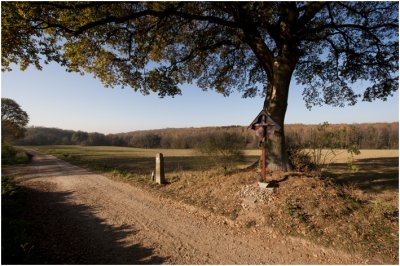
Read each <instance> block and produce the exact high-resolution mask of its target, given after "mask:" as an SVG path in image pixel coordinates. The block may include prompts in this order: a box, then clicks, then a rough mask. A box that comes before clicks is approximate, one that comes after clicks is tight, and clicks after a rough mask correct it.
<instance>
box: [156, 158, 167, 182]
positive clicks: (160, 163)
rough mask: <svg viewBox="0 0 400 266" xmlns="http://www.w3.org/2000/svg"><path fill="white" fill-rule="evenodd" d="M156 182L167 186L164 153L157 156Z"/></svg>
mask: <svg viewBox="0 0 400 266" xmlns="http://www.w3.org/2000/svg"><path fill="white" fill-rule="evenodd" d="M156 182H157V183H158V184H165V175H164V157H163V154H162V153H157V154H156Z"/></svg>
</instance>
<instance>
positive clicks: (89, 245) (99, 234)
mask: <svg viewBox="0 0 400 266" xmlns="http://www.w3.org/2000/svg"><path fill="white" fill-rule="evenodd" d="M46 190H47V189H46V188H43V187H38V188H30V189H28V190H27V193H28V195H27V199H28V203H27V210H29V211H28V213H27V217H26V218H27V219H29V220H30V221H31V228H32V244H33V245H34V248H33V249H32V257H33V258H35V261H34V262H33V263H38V264H161V263H163V262H164V261H165V260H166V258H163V257H159V256H155V255H154V254H153V249H152V248H147V247H143V246H141V245H139V244H133V245H132V244H130V245H128V244H126V242H125V240H126V239H129V238H130V237H134V235H135V234H136V233H137V231H136V230H135V228H134V227H133V226H131V225H122V226H119V227H115V226H111V225H109V224H106V223H105V221H104V220H102V219H100V218H98V217H96V216H95V215H94V214H95V213H96V211H97V210H96V209H93V208H91V207H88V206H85V205H76V204H71V203H70V202H69V197H70V196H71V194H72V192H46ZM131 243H132V242H131ZM2 262H3V263H7V261H2Z"/></svg>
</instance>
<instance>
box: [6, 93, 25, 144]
mask: <svg viewBox="0 0 400 266" xmlns="http://www.w3.org/2000/svg"><path fill="white" fill-rule="evenodd" d="M28 122H29V117H28V114H27V113H26V112H25V111H24V110H22V109H21V107H20V106H19V104H18V103H16V102H15V101H14V100H12V99H8V98H1V135H2V142H3V141H13V140H16V139H19V138H22V137H24V133H25V127H26V125H27V124H28Z"/></svg>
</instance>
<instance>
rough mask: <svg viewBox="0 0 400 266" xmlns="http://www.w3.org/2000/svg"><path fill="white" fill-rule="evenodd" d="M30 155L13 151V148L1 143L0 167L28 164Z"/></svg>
mask: <svg viewBox="0 0 400 266" xmlns="http://www.w3.org/2000/svg"><path fill="white" fill-rule="evenodd" d="M30 160H31V155H29V154H27V153H26V152H25V151H20V150H17V149H15V148H14V147H13V146H11V145H9V144H7V143H3V144H2V145H1V165H3V166H5V165H14V164H23V163H28V162H29V161H30Z"/></svg>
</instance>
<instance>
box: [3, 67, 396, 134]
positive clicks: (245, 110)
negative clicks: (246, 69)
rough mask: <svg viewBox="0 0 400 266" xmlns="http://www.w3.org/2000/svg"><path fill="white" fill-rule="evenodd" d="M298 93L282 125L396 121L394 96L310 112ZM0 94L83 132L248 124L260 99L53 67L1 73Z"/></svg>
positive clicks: (33, 117)
mask: <svg viewBox="0 0 400 266" xmlns="http://www.w3.org/2000/svg"><path fill="white" fill-rule="evenodd" d="M301 92H302V89H301V87H298V86H297V85H296V84H295V82H293V83H292V84H291V88H290V94H289V103H288V110H287V113H286V120H285V121H286V124H293V123H303V124H318V123H322V122H324V121H328V122H329V123H332V124H333V123H363V122H394V121H398V120H399V95H398V92H396V93H395V94H394V97H392V98H390V99H389V100H388V101H386V102H383V101H375V102H372V103H367V102H361V101H360V102H359V103H358V104H357V105H355V106H349V107H345V108H339V107H336V108H335V107H329V106H324V107H314V108H313V109H312V110H311V111H309V110H308V109H307V108H306V107H305V104H304V102H303V99H302V96H301ZM1 95H2V97H7V98H11V99H14V100H15V101H17V102H18V103H19V104H20V105H21V107H22V109H24V110H25V111H26V112H27V113H28V115H29V116H30V123H29V125H31V126H32V125H33V126H45V127H58V128H62V129H72V130H83V131H88V132H101V133H120V132H128V131H134V130H142V129H157V128H167V127H170V128H173V127H204V126H223V125H246V126H247V125H248V124H249V123H250V122H251V121H252V120H253V118H254V117H255V116H256V115H257V114H258V113H259V111H260V110H261V108H262V106H263V99H261V98H252V99H243V98H241V95H240V94H238V93H234V94H232V95H231V96H229V97H223V96H222V95H220V94H218V93H216V92H213V91H211V90H210V91H202V90H201V89H199V88H197V87H196V86H195V85H186V86H183V89H182V96H176V97H175V98H163V99H160V98H158V97H157V95H148V96H143V95H142V94H140V93H135V92H134V91H133V90H131V89H129V88H125V89H121V88H114V89H111V88H105V87H104V86H103V85H102V84H101V82H100V81H99V80H96V79H94V78H93V77H92V76H91V75H90V74H87V75H84V76H81V75H79V74H76V73H67V72H66V71H65V70H64V69H63V68H61V67H60V66H58V65H56V64H50V65H46V66H44V68H43V70H42V71H38V70H36V69H35V68H33V67H30V68H28V69H27V70H26V71H24V72H22V71H20V70H19V69H18V68H17V67H14V70H13V71H11V72H3V73H2V74H1Z"/></svg>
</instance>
